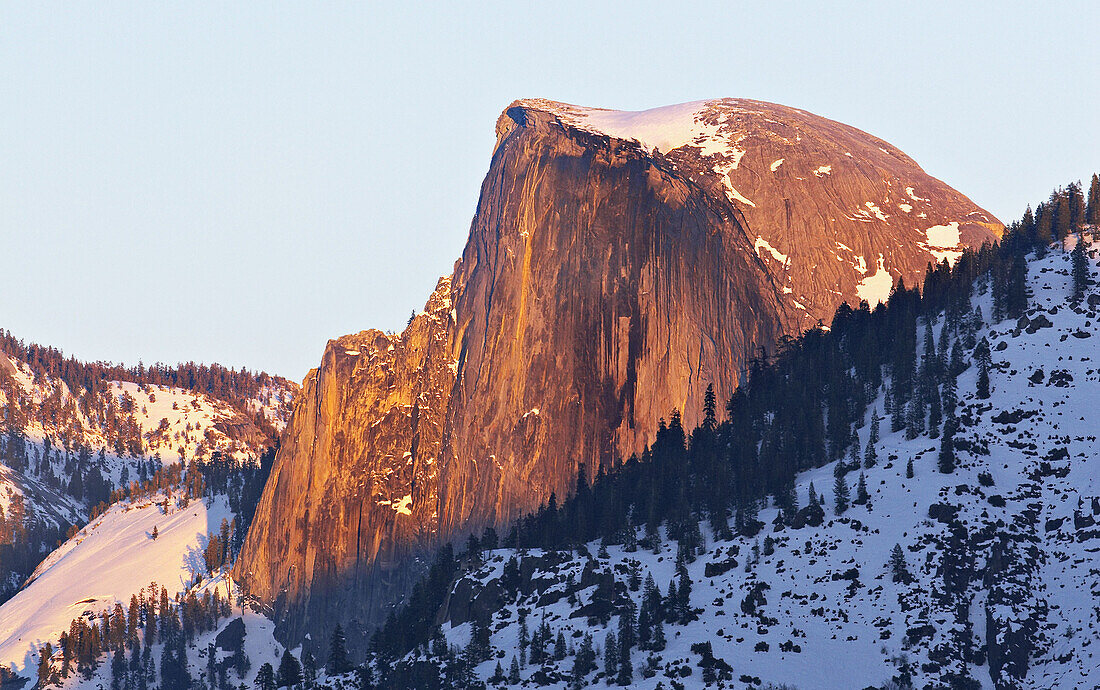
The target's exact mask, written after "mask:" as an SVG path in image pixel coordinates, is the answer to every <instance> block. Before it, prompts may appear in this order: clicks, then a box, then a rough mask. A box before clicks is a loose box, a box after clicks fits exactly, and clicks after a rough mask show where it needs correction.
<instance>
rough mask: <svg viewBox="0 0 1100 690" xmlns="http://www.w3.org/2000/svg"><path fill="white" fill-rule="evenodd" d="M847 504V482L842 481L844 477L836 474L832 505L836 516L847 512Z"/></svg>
mask: <svg viewBox="0 0 1100 690" xmlns="http://www.w3.org/2000/svg"><path fill="white" fill-rule="evenodd" d="M848 502H849V494H848V482H846V481H844V475H842V474H838V475H837V477H836V481H834V482H833V505H834V508H835V509H836V514H837V515H843V514H844V511H846V510H848Z"/></svg>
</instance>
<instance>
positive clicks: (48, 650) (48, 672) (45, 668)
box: [38, 642, 53, 688]
mask: <svg viewBox="0 0 1100 690" xmlns="http://www.w3.org/2000/svg"><path fill="white" fill-rule="evenodd" d="M52 677H53V645H51V644H50V643H49V642H47V643H46V645H45V646H44V647H42V649H41V650H39V652H38V687H39V688H44V687H46V686H47V685H49V684H50V683H51V681H52Z"/></svg>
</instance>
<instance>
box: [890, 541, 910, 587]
mask: <svg viewBox="0 0 1100 690" xmlns="http://www.w3.org/2000/svg"><path fill="white" fill-rule="evenodd" d="M890 572H891V573H892V575H893V578H894V582H908V581H909V567H908V566H907V565H906V563H905V552H904V551H902V550H901V544H894V549H893V550H892V551H891V552H890Z"/></svg>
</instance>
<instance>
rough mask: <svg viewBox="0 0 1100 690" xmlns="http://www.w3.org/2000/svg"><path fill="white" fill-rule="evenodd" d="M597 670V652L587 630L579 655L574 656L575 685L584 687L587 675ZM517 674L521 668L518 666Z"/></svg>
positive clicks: (578, 650) (590, 634)
mask: <svg viewBox="0 0 1100 690" xmlns="http://www.w3.org/2000/svg"><path fill="white" fill-rule="evenodd" d="M595 670H596V652H595V650H594V649H593V644H592V633H590V632H586V633H585V634H584V639H582V640H581V646H580V647H579V648H578V649H577V655H576V656H575V657H574V658H573V682H574V686H575V687H583V686H584V679H585V677H586V676H587V675H588V674H589V673H591V672H592V671H595ZM516 671H517V675H518V671H519V668H518V667H517V668H516Z"/></svg>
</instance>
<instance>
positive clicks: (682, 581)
mask: <svg viewBox="0 0 1100 690" xmlns="http://www.w3.org/2000/svg"><path fill="white" fill-rule="evenodd" d="M676 579H677V583H676V619H677V621H678V622H679V623H680V624H681V625H684V624H687V623H689V622H691V620H692V619H693V615H692V610H691V578H690V577H688V570H687V565H685V564H684V562H683V561H681V562H680V563H679V564H678V565H677V566H676ZM671 586H672V585H671V584H670V585H669V587H671Z"/></svg>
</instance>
